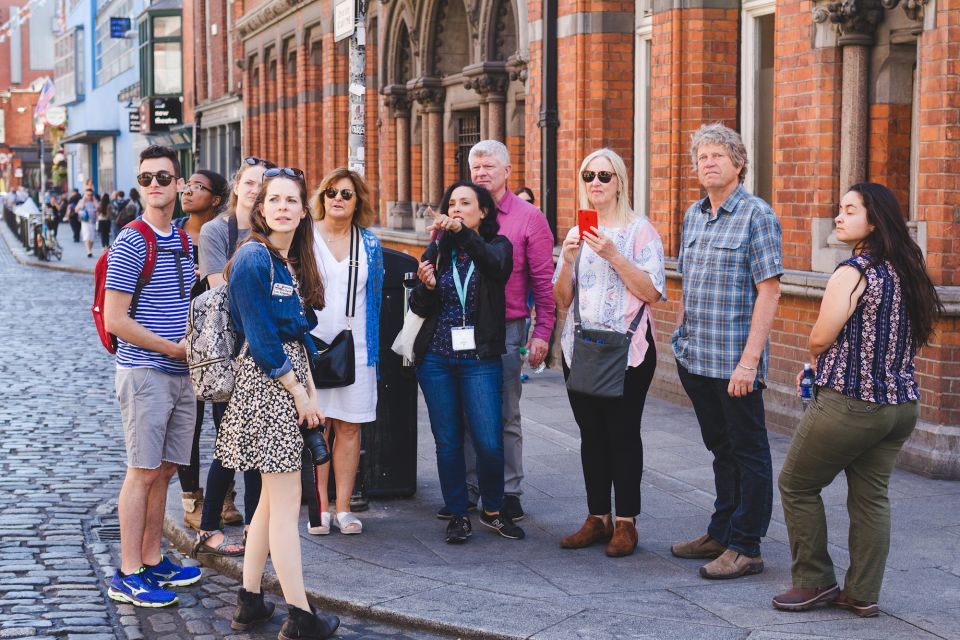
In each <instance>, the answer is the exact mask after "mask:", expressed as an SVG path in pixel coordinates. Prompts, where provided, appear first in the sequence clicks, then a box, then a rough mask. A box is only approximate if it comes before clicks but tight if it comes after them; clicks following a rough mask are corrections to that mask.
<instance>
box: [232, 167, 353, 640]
mask: <svg viewBox="0 0 960 640" xmlns="http://www.w3.org/2000/svg"><path fill="white" fill-rule="evenodd" d="M250 226H251V233H250V237H249V238H248V239H247V241H246V242H244V243H243V244H242V245H241V246H240V248H239V249H238V250H237V252H236V255H235V256H234V257H233V258H232V259H231V261H230V263H228V264H227V267H226V269H225V271H224V275H225V276H226V278H227V282H228V285H227V286H228V292H229V309H230V317H231V320H232V322H233V325H234V326H235V328H236V330H237V333H238V334H239V335H240V336H242V338H243V339H244V340H245V342H246V346H247V349H245V350H244V351H242V352H241V354H240V356H239V358H238V360H237V373H236V383H235V387H234V390H233V394H232V395H231V397H230V401H229V403H228V404H227V409H226V411H225V412H224V415H223V420H222V422H221V424H220V430H219V432H218V434H217V444H216V457H217V459H219V460H221V461H222V463H223V465H224V466H226V467H228V468H231V469H238V470H241V471H246V470H256V471H258V472H260V474H261V476H262V479H263V492H262V495H261V498H260V503H259V505H257V511H256V513H255V514H254V516H253V522H252V523H251V524H250V531H249V536H248V538H247V547H246V556H245V558H244V563H243V586H242V587H241V589H240V592H239V594H238V597H237V610H236V613H235V614H234V617H233V623H232V627H233V628H234V629H236V630H247V629H250V628H252V627H253V626H255V625H256V624H258V623H260V622H263V621H266V620H269V619H270V618H271V617H272V615H273V609H274V607H273V605H272V604H269V605H268V604H267V603H266V602H265V601H264V598H263V591H262V589H261V580H262V578H263V572H264V568H265V566H266V562H267V557H268V555H269V557H270V559H271V561H272V563H273V568H274V571H276V573H277V578H278V579H279V581H280V587H281V589H282V590H283V597H284V599H285V600H286V602H287V607H288V617H287V620H286V621H285V622H284V624H283V627H282V629H281V631H280V636H279V637H280V638H281V639H284V640H296V639H300V638H303V639H313V638H326V637H328V636H330V635H332V634H333V633H334V631H336V629H337V627H338V626H339V624H340V620H339V619H338V618H337V617H336V616H333V615H327V614H323V613H315V612H314V611H313V610H312V609H311V607H310V604H309V602H307V594H306V591H305V589H304V585H303V565H302V559H301V555H300V535H299V532H298V528H299V527H298V520H299V516H300V466H301V450H302V449H303V437H302V436H301V433H300V429H301V428H304V429H316V428H317V427H319V426H321V425H322V423H323V413H322V411H321V409H320V407H319V406H318V404H317V394H316V391H315V390H314V388H313V380H312V379H311V377H310V369H309V361H308V358H309V356H308V353H312V352H313V351H314V346H313V341H312V340H311V338H310V333H309V332H310V329H311V328H312V327H313V326H315V325H316V315H315V314H314V312H313V309H322V308H323V307H324V291H323V281H322V280H321V278H320V274H319V272H318V271H317V264H316V260H315V258H314V255H313V221H312V220H311V217H310V208H309V205H308V203H307V186H306V184H305V183H304V180H303V173H302V172H301V171H300V170H299V169H292V168H283V169H278V168H272V169H268V170H267V171H266V172H264V174H263V185H262V188H261V190H260V192H259V194H258V195H257V198H256V200H255V202H254V207H253V211H252V214H251V217H250Z"/></svg>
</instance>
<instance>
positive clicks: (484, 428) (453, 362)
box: [417, 353, 503, 516]
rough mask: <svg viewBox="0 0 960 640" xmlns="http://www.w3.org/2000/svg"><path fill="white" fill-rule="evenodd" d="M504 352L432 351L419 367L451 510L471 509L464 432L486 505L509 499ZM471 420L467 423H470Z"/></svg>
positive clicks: (496, 506) (489, 508)
mask: <svg viewBox="0 0 960 640" xmlns="http://www.w3.org/2000/svg"><path fill="white" fill-rule="evenodd" d="M501 367H502V365H501V362H500V358H499V357H495V358H485V359H482V360H474V359H466V358H462V359H461V358H452V357H447V356H440V355H436V354H433V353H428V354H427V355H426V356H424V359H423V362H422V363H421V364H420V366H419V367H417V381H418V382H419V383H420V388H421V389H422V390H423V397H424V399H425V400H426V403H427V412H428V413H429V414H430V429H431V430H432V431H433V438H434V440H435V441H436V444H437V470H438V472H439V474H440V488H441V490H442V491H443V501H444V503H445V505H446V507H447V509H448V510H449V511H450V513H452V514H453V515H455V516H464V515H466V514H467V479H466V464H465V462H464V457H463V437H464V431H465V430H467V429H469V432H470V436H471V438H472V439H473V445H474V449H475V450H476V453H477V479H478V481H479V484H480V497H481V499H482V500H483V508H484V510H486V511H489V512H497V511H499V510H500V503H501V502H502V501H503V421H502V418H501V386H502V382H503V381H502V373H501ZM464 422H466V424H464Z"/></svg>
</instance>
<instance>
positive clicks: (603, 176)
mask: <svg viewBox="0 0 960 640" xmlns="http://www.w3.org/2000/svg"><path fill="white" fill-rule="evenodd" d="M613 176H614V173H613V171H584V172H583V173H581V174H580V178H581V179H582V180H583V181H584V182H593V179H594V178H600V182H602V183H603V184H607V183H608V182H610V181H611V180H613Z"/></svg>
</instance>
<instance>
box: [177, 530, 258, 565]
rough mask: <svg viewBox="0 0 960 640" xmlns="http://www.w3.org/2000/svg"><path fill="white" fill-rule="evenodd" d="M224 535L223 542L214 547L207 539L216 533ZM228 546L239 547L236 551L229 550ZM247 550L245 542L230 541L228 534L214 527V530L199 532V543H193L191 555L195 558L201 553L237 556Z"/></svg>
mask: <svg viewBox="0 0 960 640" xmlns="http://www.w3.org/2000/svg"><path fill="white" fill-rule="evenodd" d="M218 533H219V534H220V535H222V536H223V542H221V543H220V544H218V545H217V546H215V547H213V546H210V545H208V544H207V540H209V539H210V538H212V537H213V536H215V535H216V534H218ZM228 547H239V548H238V549H237V550H236V551H228V550H227V549H228ZM245 551H246V547H245V546H244V545H243V544H240V543H237V542H230V541H229V540H227V536H226V534H224V533H223V531H220V530H219V529H214V530H213V531H204V532H201V533H198V534H197V543H196V544H195V545H193V551H192V552H191V554H190V556H191V557H192V558H194V559H197V558H199V557H200V556H201V555H203V554H206V555H211V556H221V557H226V558H235V557H237V556H242V555H243V554H244V552H245Z"/></svg>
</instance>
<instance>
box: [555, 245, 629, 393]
mask: <svg viewBox="0 0 960 640" xmlns="http://www.w3.org/2000/svg"><path fill="white" fill-rule="evenodd" d="M581 253H582V250H581ZM574 277H575V280H576V281H575V283H574V288H573V358H572V362H571V363H570V375H569V376H567V389H569V390H570V391H573V392H575V393H582V394H585V395H589V396H594V397H597V398H621V397H623V383H624V380H625V378H626V375H627V361H628V357H629V353H630V340H631V339H632V338H633V334H634V333H636V331H637V327H638V326H639V325H640V319H641V317H642V316H643V306H644V305H640V309H639V310H638V311H637V315H636V316H635V317H634V318H633V321H632V322H631V323H630V327H629V329H627V332H626V333H620V332H619V331H606V330H602V329H584V328H583V327H582V325H581V322H580V286H579V283H580V254H579V253H578V254H577V261H576V263H575V265H574Z"/></svg>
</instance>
